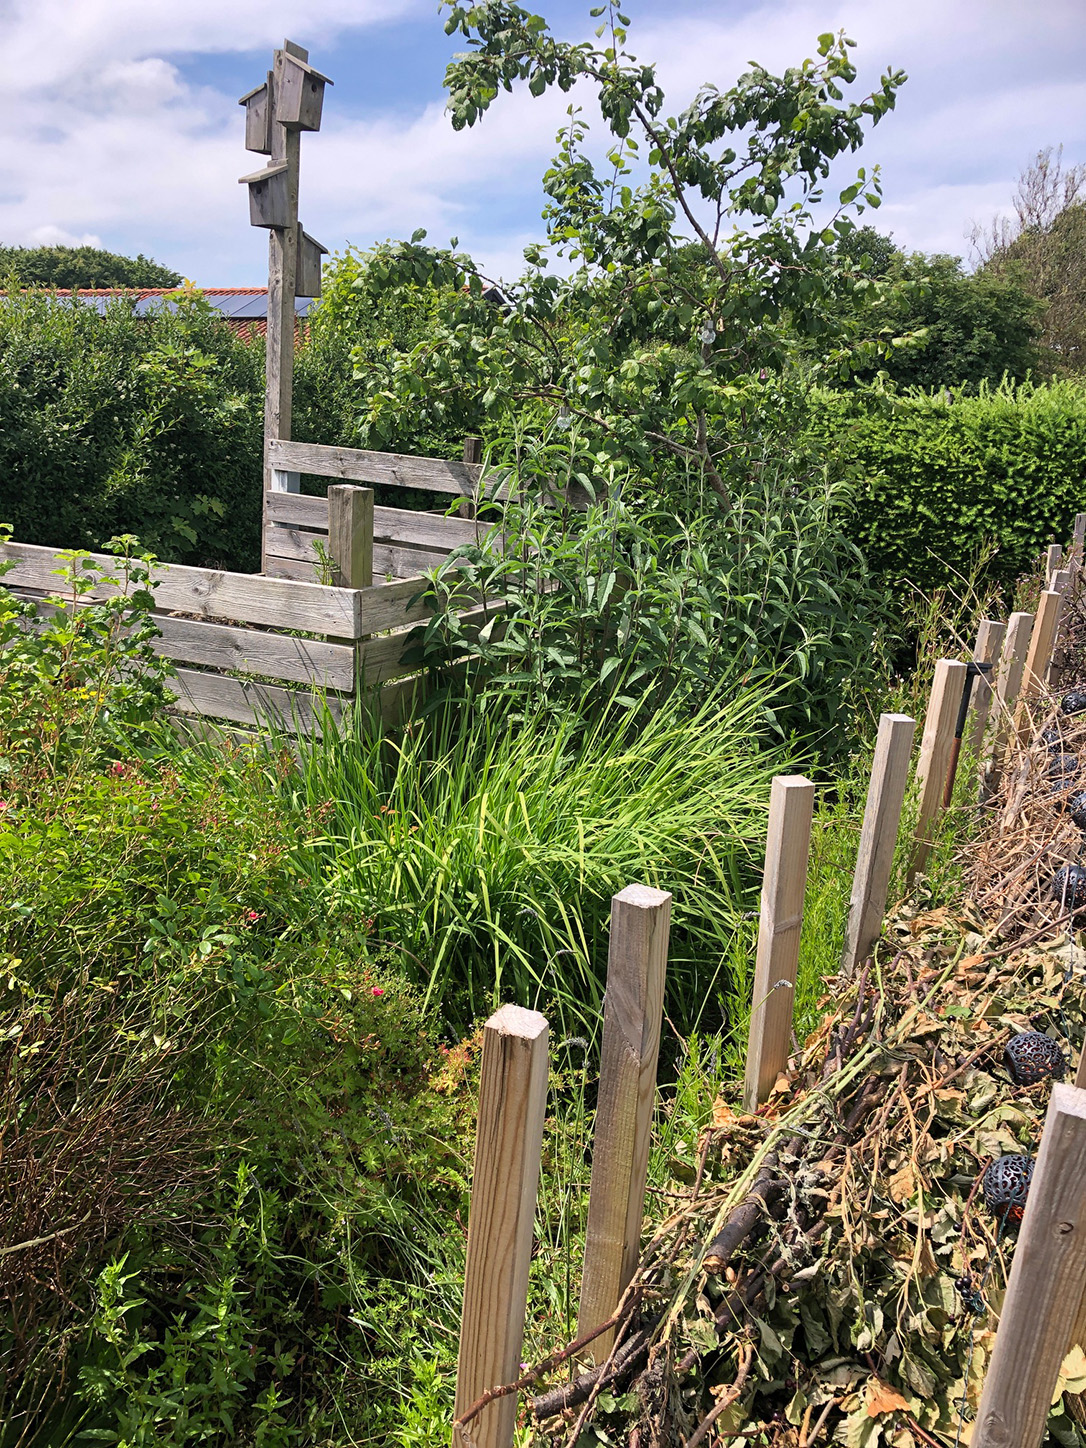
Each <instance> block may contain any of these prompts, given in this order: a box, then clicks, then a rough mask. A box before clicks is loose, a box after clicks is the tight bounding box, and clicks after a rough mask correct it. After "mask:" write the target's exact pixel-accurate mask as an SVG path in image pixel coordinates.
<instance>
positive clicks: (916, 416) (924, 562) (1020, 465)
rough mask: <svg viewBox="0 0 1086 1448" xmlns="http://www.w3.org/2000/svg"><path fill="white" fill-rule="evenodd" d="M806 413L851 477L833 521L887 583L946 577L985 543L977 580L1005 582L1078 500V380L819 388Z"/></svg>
mask: <svg viewBox="0 0 1086 1448" xmlns="http://www.w3.org/2000/svg"><path fill="white" fill-rule="evenodd" d="M812 418H813V422H814V425H815V426H816V427H817V429H818V431H819V433H820V434H821V435H822V436H828V437H832V439H833V442H834V452H835V454H836V463H835V466H836V468H837V469H838V470H839V471H840V472H841V473H843V474H846V475H848V476H850V477H851V478H852V479H853V482H854V487H855V492H854V494H853V497H852V499H851V501H850V502H849V503H848V504H847V505H846V506H845V507H844V508H842V510H841V512H840V517H841V521H842V523H843V524H844V526H845V528H846V529H847V531H848V533H849V534H850V536H851V537H852V539H853V541H854V542H855V543H856V544H857V546H858V547H859V548H860V550H861V551H862V552H863V554H864V556H865V557H866V559H867V561H868V564H869V565H870V567H871V569H872V571H873V572H874V573H875V574H877V575H879V576H880V579H881V581H882V584H883V586H884V587H885V588H886V589H887V590H888V591H893V590H894V589H898V588H900V586H901V581H902V580H906V579H907V580H910V581H911V582H912V583H914V584H916V585H917V586H918V587H920V588H922V589H925V590H931V589H934V588H937V587H939V586H940V585H943V584H947V583H950V582H952V581H956V580H958V579H960V576H961V575H962V574H968V573H969V571H970V566H971V564H972V562H973V560H974V559H975V558H976V557H977V556H978V554H979V553H980V552H981V550H982V549H984V548H985V546H986V545H994V548H995V551H994V556H993V557H992V558H991V560H990V562H988V563H987V565H986V568H985V573H986V576H987V578H988V579H989V580H992V581H995V582H999V583H1001V584H1003V585H1004V586H1005V587H1010V585H1012V584H1013V582H1014V580H1015V579H1016V578H1017V577H1018V576H1019V575H1020V574H1021V573H1023V572H1025V571H1026V570H1027V569H1028V568H1029V567H1030V566H1031V565H1032V563H1033V560H1034V559H1035V558H1036V556H1037V554H1038V552H1039V551H1040V550H1041V549H1042V548H1043V547H1044V546H1045V545H1046V544H1047V543H1049V542H1051V541H1052V540H1053V539H1060V540H1062V539H1066V538H1068V537H1069V536H1070V533H1071V527H1072V523H1073V521H1074V516H1075V514H1076V513H1077V512H1081V511H1083V509H1084V508H1086V484H1084V479H1086V389H1084V388H1083V387H1082V386H1081V384H1078V383H1075V382H1060V383H1056V384H1053V385H1051V386H1044V387H1041V386H1028V385H1023V386H1021V387H1015V388H1012V387H1000V388H996V389H992V390H986V389H983V388H982V389H981V391H980V392H979V393H978V394H977V395H975V396H958V397H953V396H950V395H949V394H946V393H936V394H933V395H929V394H926V393H920V392H911V393H906V394H903V395H900V396H893V395H891V396H889V397H875V396H872V395H871V394H869V393H851V394H846V393H820V394H817V396H816V398H815V400H814V404H813V409H812Z"/></svg>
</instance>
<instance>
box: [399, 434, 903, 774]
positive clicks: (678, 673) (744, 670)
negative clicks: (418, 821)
mask: <svg viewBox="0 0 1086 1448" xmlns="http://www.w3.org/2000/svg"><path fill="white" fill-rule="evenodd" d="M548 431H549V434H550V435H547V434H545V435H544V437H543V438H542V439H535V438H530V437H523V438H520V439H518V442H517V444H516V445H515V447H512V448H510V450H509V451H508V453H507V454H505V455H504V456H503V457H501V458H500V459H499V460H496V461H495V460H494V459H492V462H493V463H494V468H495V473H496V475H498V476H503V477H504V478H505V479H506V480H507V482H509V483H510V484H512V485H514V487H515V494H516V496H517V497H518V498H520V499H522V501H520V502H518V503H511V504H509V505H507V506H506V507H505V508H504V509H503V513H502V519H501V521H500V522H499V523H498V524H496V525H495V529H496V532H498V533H500V535H501V537H502V538H504V540H505V546H504V549H503V550H502V551H501V552H500V553H499V552H498V551H497V549H496V548H495V546H494V542H495V541H496V540H489V541H488V540H484V542H483V545H482V546H481V547H479V548H467V549H461V550H458V552H457V553H456V554H454V555H453V557H452V558H451V559H450V560H449V562H448V564H447V565H445V566H443V567H442V568H441V569H440V570H438V572H437V574H436V575H435V581H434V583H433V585H432V589H431V593H432V596H433V597H434V598H435V599H436V601H437V602H438V603H439V604H440V605H441V611H440V612H439V613H438V615H437V616H436V617H435V618H434V620H433V621H432V622H431V623H430V625H429V626H428V628H427V636H428V637H427V643H428V646H429V648H430V649H431V650H435V649H436V650H438V651H441V650H445V649H453V650H455V651H456V652H461V651H462V650H463V649H465V648H466V649H467V650H468V651H469V653H470V656H471V657H472V659H473V660H474V664H475V672H476V674H477V675H478V676H479V677H480V678H481V679H483V680H485V681H486V691H485V696H493V697H501V698H505V699H506V700H511V701H512V702H513V704H514V707H515V708H516V709H518V710H520V711H522V712H523V713H524V714H526V715H529V716H538V715H539V714H540V713H541V712H544V711H551V712H554V713H557V714H561V713H563V712H564V711H565V710H567V709H569V708H571V707H572V708H576V709H577V710H578V711H579V712H581V713H582V714H583V713H585V712H588V713H589V714H590V715H592V716H597V715H599V714H600V712H601V711H605V710H606V709H607V708H608V707H609V706H610V705H611V704H612V703H616V704H618V705H619V706H620V707H622V708H624V709H630V710H634V711H637V710H641V711H645V710H648V711H651V710H652V709H654V708H658V707H659V706H660V705H661V704H662V702H663V701H664V700H666V699H668V698H670V697H675V698H677V699H679V700H682V701H686V702H688V703H690V704H691V705H693V706H695V707H696V706H698V705H700V704H703V703H705V702H706V701H707V700H708V699H709V698H710V697H712V696H713V695H714V694H716V693H718V692H719V691H720V690H721V688H725V687H728V686H729V684H730V685H731V686H734V685H735V684H737V683H738V682H739V681H740V679H742V681H743V683H744V684H746V685H750V684H752V683H758V684H761V685H765V686H767V687H768V688H769V689H771V690H773V691H774V692H775V694H776V697H775V698H774V700H773V703H772V710H773V712H772V713H771V714H770V715H769V717H770V719H771V721H772V722H773V723H774V725H775V727H776V729H777V730H778V732H779V733H781V734H788V733H789V732H792V731H800V732H802V733H804V734H806V735H811V734H817V736H818V737H819V742H820V743H821V744H822V745H823V746H825V747H831V746H832V744H833V742H834V740H833V733H834V731H837V730H840V728H841V727H842V726H843V725H844V724H845V722H846V719H847V711H848V708H849V705H850V700H852V699H854V698H855V697H856V695H857V694H858V693H859V692H860V691H861V690H862V688H863V685H864V684H865V683H869V682H870V681H871V680H872V679H873V678H874V676H875V669H876V666H877V657H876V653H877V651H876V650H875V648H874V639H875V634H876V628H877V624H878V622H879V618H880V601H879V600H878V599H877V598H876V596H875V595H874V593H873V592H872V591H871V590H870V588H869V587H868V584H867V581H866V575H865V570H864V565H863V561H862V559H861V558H860V556H859V555H858V553H857V552H856V550H855V549H854V548H853V547H852V546H851V545H850V544H849V543H848V542H847V541H846V540H845V538H844V537H843V535H842V533H841V530H840V526H839V524H838V523H837V521H836V515H837V514H838V513H839V512H840V511H841V510H842V509H843V508H845V507H847V506H848V490H847V488H842V485H837V486H836V487H830V488H827V487H826V486H824V484H823V483H822V480H821V478H820V476H819V469H818V467H817V465H816V461H814V460H811V461H809V462H808V469H807V472H806V474H804V475H802V481H800V475H799V459H798V458H793V459H792V460H791V461H792V466H791V468H789V470H788V471H787V472H786V473H785V476H783V477H782V475H781V474H782V471H784V470H783V468H782V467H781V465H780V464H779V463H778V462H777V460H776V459H774V458H773V457H772V456H769V457H767V458H765V459H764V460H763V461H762V464H761V466H759V467H757V468H756V469H755V470H754V471H753V477H752V478H751V480H750V482H749V483H748V484H747V485H746V486H745V487H744V488H743V489H742V491H741V492H740V491H738V490H737V491H736V493H735V495H734V497H733V505H732V512H731V516H730V526H729V527H727V528H722V527H721V526H720V521H719V518H718V517H714V516H713V513H712V512H708V511H703V510H702V509H700V508H698V507H696V506H692V507H689V508H688V509H686V510H681V511H677V512H675V513H667V512H663V511H662V510H660V509H659V508H656V507H654V505H653V501H652V499H651V497H650V498H648V499H646V498H644V497H643V496H642V497H639V496H638V489H637V483H636V481H635V480H633V479H630V478H621V477H616V476H615V475H614V470H612V476H611V479H610V481H609V482H608V484H607V486H606V487H605V488H603V489H601V493H602V496H600V497H599V499H598V500H592V492H591V490H592V486H593V478H592V475H591V469H592V467H593V460H592V459H591V457H587V458H586V457H585V455H584V449H583V446H582V445H581V443H580V439H579V436H578V432H579V430H578V429H577V428H573V429H571V430H569V431H567V432H562V431H561V430H560V429H551V430H548ZM839 489H840V490H839ZM578 492H579V494H580V497H581V502H582V504H583V506H582V507H581V508H579V509H575V508H571V507H568V506H555V502H556V500H557V498H560V497H562V496H563V494H567V493H568V494H569V495H570V496H574V495H576V494H577V493H578ZM684 513H685V518H684ZM687 520H688V521H687ZM480 596H481V597H485V598H488V599H500V600H501V602H502V608H501V610H500V611H499V612H498V613H496V615H495V617H494V618H493V619H492V620H491V621H490V622H488V623H487V624H486V625H485V626H484V627H483V628H482V630H481V632H480V631H479V630H478V627H477V626H473V627H472V628H471V629H470V630H468V631H465V628H464V626H463V624H462V622H461V613H460V610H463V609H464V608H466V607H469V606H470V603H471V600H472V598H477V597H480Z"/></svg>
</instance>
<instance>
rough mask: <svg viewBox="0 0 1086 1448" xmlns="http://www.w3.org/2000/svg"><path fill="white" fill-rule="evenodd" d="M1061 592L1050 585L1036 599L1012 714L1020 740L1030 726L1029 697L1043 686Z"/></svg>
mask: <svg viewBox="0 0 1086 1448" xmlns="http://www.w3.org/2000/svg"><path fill="white" fill-rule="evenodd" d="M1061 602H1062V595H1061V594H1059V593H1057V592H1056V591H1055V590H1054V589H1045V591H1044V592H1043V593H1042V594H1041V597H1040V598H1039V599H1038V601H1037V617H1036V619H1035V620H1034V624H1033V632H1032V633H1031V634H1030V639H1029V653H1028V654H1027V655H1026V666H1025V670H1024V672H1023V675H1022V688H1021V691H1020V692H1019V695H1018V709H1017V712H1016V713H1015V716H1014V724H1015V729H1016V730H1017V732H1018V738H1019V741H1020V742H1021V743H1023V744H1024V743H1025V742H1026V740H1027V739H1028V738H1029V735H1030V733H1031V732H1032V729H1033V718H1032V714H1031V712H1030V701H1031V700H1032V699H1035V698H1036V697H1037V695H1038V694H1039V693H1040V692H1041V690H1042V689H1043V688H1044V686H1045V679H1046V677H1047V675H1048V666H1049V664H1050V663H1051V662H1052V648H1053V645H1054V644H1055V642H1056V625H1057V623H1058V622H1059V617H1060V604H1061Z"/></svg>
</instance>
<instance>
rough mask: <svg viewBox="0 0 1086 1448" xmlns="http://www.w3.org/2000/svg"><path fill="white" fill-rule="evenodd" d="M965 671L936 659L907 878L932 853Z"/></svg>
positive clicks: (954, 661) (961, 666)
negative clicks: (914, 833) (911, 853)
mask: <svg viewBox="0 0 1086 1448" xmlns="http://www.w3.org/2000/svg"><path fill="white" fill-rule="evenodd" d="M967 672H968V670H967V666H966V665H965V664H963V663H961V662H960V661H959V660H957V659H938V660H936V664H935V678H934V680H933V682H932V686H931V697H930V699H929V700H928V711H927V714H926V715H925V717H924V733H923V736H922V737H921V740H920V758H919V759H918V760H917V764H916V778H917V782H918V783H919V785H920V800H919V803H918V805H917V811H916V846H915V848H914V850H913V857H912V862H911V864H910V866H909V879H910V880H911V879H912V878H913V877H914V876H915V875H917V874H918V873H919V872H920V871H921V870H922V869H923V868H924V866H925V864H926V863H927V859H928V856H929V855H930V854H931V847H932V845H933V843H934V837H935V826H936V823H937V821H938V818H939V814H940V812H941V810H942V807H943V791H944V789H945V788H946V778H947V771H948V770H949V768H950V756H951V753H952V751H953V749H954V729H955V726H956V724H957V720H958V709H959V708H960V706H961V701H962V690H963V689H964V687H965V680H966V675H967Z"/></svg>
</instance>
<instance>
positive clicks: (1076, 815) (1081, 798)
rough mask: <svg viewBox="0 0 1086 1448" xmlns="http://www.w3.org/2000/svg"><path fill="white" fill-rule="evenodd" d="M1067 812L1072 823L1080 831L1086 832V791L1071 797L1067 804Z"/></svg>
mask: <svg viewBox="0 0 1086 1448" xmlns="http://www.w3.org/2000/svg"><path fill="white" fill-rule="evenodd" d="M1067 811H1068V813H1069V814H1070V816H1071V823H1072V824H1073V825H1078V827H1079V829H1080V830H1086V791H1084V792H1083V793H1082V794H1075V795H1072V796H1071V798H1070V799H1069V800H1068V802H1067Z"/></svg>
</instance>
